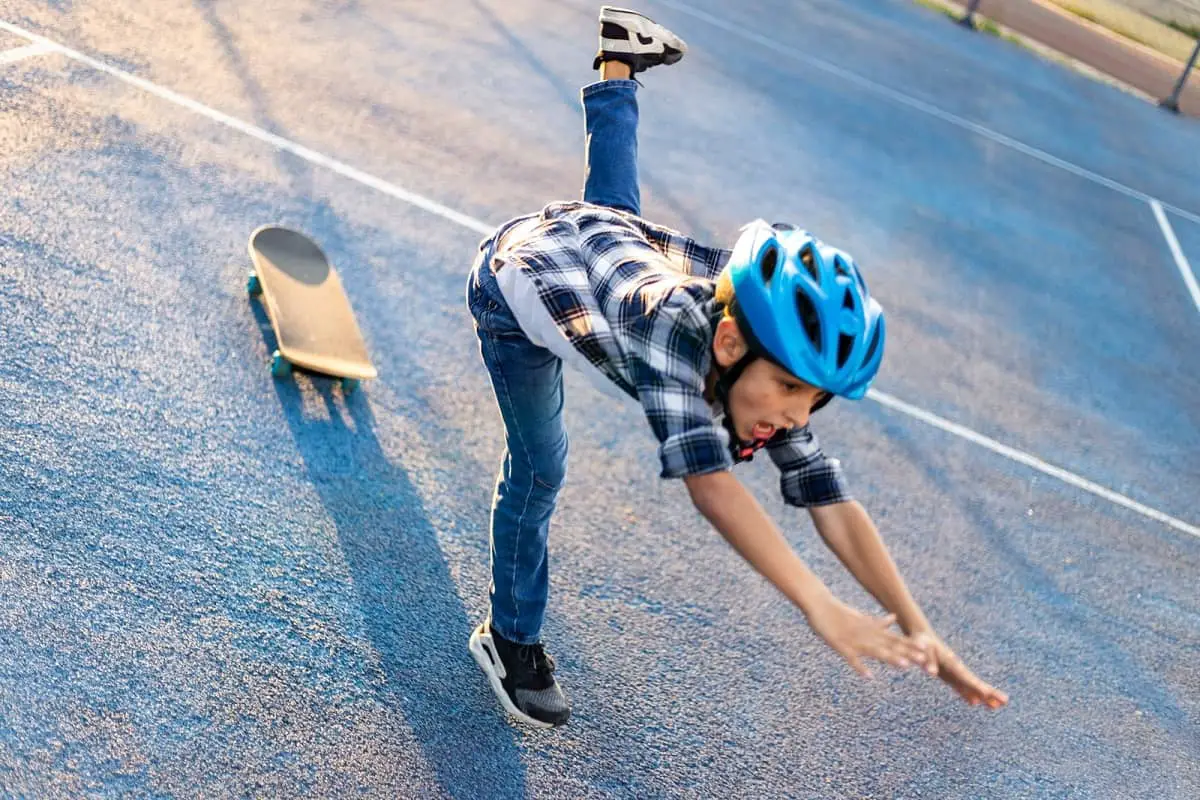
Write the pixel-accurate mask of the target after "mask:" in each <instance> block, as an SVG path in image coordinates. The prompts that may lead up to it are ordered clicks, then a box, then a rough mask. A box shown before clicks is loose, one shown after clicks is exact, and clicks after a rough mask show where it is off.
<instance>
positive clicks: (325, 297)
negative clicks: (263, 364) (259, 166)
mask: <svg viewBox="0 0 1200 800" xmlns="http://www.w3.org/2000/svg"><path fill="white" fill-rule="evenodd" d="M249 248H250V260H251V262H252V263H253V265H254V271H253V272H251V273H250V279H249V281H248V283H247V290H248V291H249V292H250V294H251V296H259V297H260V298H261V300H262V303H263V305H264V306H265V307H266V309H267V317H268V318H269V319H270V320H271V327H272V328H274V329H275V338H276V339H277V340H278V341H279V349H278V350H276V351H275V353H274V356H273V360H272V363H271V372H272V373H273V374H275V375H276V376H284V375H287V374H289V373H290V372H291V367H292V365H293V364H294V365H295V366H297V367H301V368H303V369H306V370H311V371H313V372H320V373H324V374H326V375H332V376H335V377H339V378H342V379H343V387H344V388H346V389H347V390H353V389H355V388H357V386H358V381H360V380H369V379H371V378H375V377H376V376H377V375H378V372H377V371H376V370H375V366H374V365H373V364H372V363H371V357H370V355H369V354H368V353H367V345H366V342H364V341H363V337H362V332H361V331H360V330H359V329H358V322H357V321H356V320H355V318H354V310H353V309H352V308H351V307H350V298H348V297H347V296H346V291H345V289H344V288H342V281H341V279H340V278H339V277H338V274H337V270H335V269H334V268H333V265H332V264H330V263H329V259H328V258H326V257H325V254H324V253H323V252H321V248H320V247H318V246H317V244H316V242H314V241H313V240H312V239H310V238H308V237H307V236H305V235H304V234H303V233H300V232H298V231H293V230H290V229H288V228H282V227H279V226H277V225H264V226H263V227H261V228H259V229H257V230H256V231H254V233H253V234H251V236H250V244H249Z"/></svg>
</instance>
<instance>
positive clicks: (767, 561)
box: [684, 470, 925, 677]
mask: <svg viewBox="0 0 1200 800" xmlns="http://www.w3.org/2000/svg"><path fill="white" fill-rule="evenodd" d="M684 482H685V483H686V484H687V487H688V492H689V493H690V494H691V496H692V502H693V503H694V504H695V506H696V509H697V510H699V511H700V513H701V514H703V515H704V516H705V518H707V519H708V520H709V522H711V523H712V524H713V527H715V528H716V529H717V530H718V531H719V532H720V533H721V535H722V536H724V537H725V539H726V540H727V541H728V542H729V543H730V545H732V546H733V548H734V549H735V550H736V551H737V552H738V554H739V555H741V556H742V558H744V559H746V561H748V562H749V563H750V565H751V566H752V567H754V568H755V569H756V570H758V572H759V573H760V574H762V575H763V577H765V578H766V579H767V580H769V581H770V582H771V583H772V584H774V585H775V587H776V588H777V589H779V591H780V592H782V593H783V594H784V595H785V596H786V597H787V598H788V599H789V600H791V601H792V602H793V603H794V604H795V605H796V607H797V608H799V609H800V610H801V612H803V613H804V615H805V617H807V618H808V623H809V625H810V626H811V627H812V629H813V630H814V631H815V632H816V633H817V634H818V635H819V636H821V638H823V639H824V640H825V641H826V643H827V644H829V646H830V647H832V648H833V649H834V650H836V651H837V652H838V653H839V654H841V655H842V657H843V658H845V659H846V660H847V661H848V662H849V663H850V665H851V666H852V667H854V669H855V670H857V671H858V672H859V673H860V674H863V675H866V676H868V677H869V676H870V672H869V671H868V670H867V668H866V667H865V665H864V664H863V663H862V661H861V659H862V658H873V659H876V660H879V661H883V662H886V663H889V664H892V665H893V666H897V667H901V668H904V667H908V666H909V665H910V664H912V663H924V662H925V654H924V651H923V646H922V645H921V644H920V643H919V642H915V641H913V640H910V639H906V638H905V637H903V636H900V635H899V634H897V633H895V632H893V631H891V630H888V629H889V628H890V626H891V625H892V623H893V622H894V621H895V618H894V616H887V617H869V616H867V615H865V614H862V613H860V612H858V611H856V610H854V609H852V608H850V607H849V606H847V605H845V604H844V603H842V602H841V601H839V600H838V599H837V598H836V597H834V596H833V594H832V592H830V591H829V589H828V587H826V586H825V584H824V583H822V582H821V579H820V578H818V577H817V576H816V575H815V574H813V572H812V571H811V570H810V569H809V568H808V566H807V565H806V564H805V563H804V562H803V561H802V560H801V559H800V557H799V556H798V555H796V553H795V551H793V550H792V548H791V546H790V545H789V544H788V543H787V540H786V539H784V537H783V534H782V533H780V531H779V529H778V528H777V527H776V526H775V524H774V523H773V522H772V521H771V518H770V517H768V516H767V514H766V512H765V511H763V509H762V507H761V506H760V505H759V504H758V501H756V500H755V499H754V497H753V495H751V494H750V492H749V491H747V490H746V488H745V487H744V486H742V484H741V482H740V481H738V479H737V478H735V477H734V476H733V474H732V473H731V472H729V471H728V470H722V471H719V472H709V473H705V474H702V475H688V476H686V477H684Z"/></svg>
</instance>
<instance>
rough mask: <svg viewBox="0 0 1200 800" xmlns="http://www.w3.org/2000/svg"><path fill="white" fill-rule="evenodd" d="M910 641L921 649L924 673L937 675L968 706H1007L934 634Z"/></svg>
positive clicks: (926, 633)
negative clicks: (924, 660)
mask: <svg viewBox="0 0 1200 800" xmlns="http://www.w3.org/2000/svg"><path fill="white" fill-rule="evenodd" d="M910 638H911V640H912V642H913V643H914V644H916V645H918V646H920V647H923V648H924V650H925V653H926V654H927V656H928V660H927V661H926V663H925V670H926V672H929V673H930V674H931V675H937V676H938V677H939V678H941V679H942V680H943V681H945V682H946V683H947V684H949V685H950V688H952V689H954V691H956V692H958V693H959V694H960V695H961V696H962V698H963V699H964V700H966V701H967V702H968V703H970V704H971V705H973V706H977V705H980V704H983V705H986V706H987V707H988V708H991V709H998V708H1003V707H1004V706H1006V705H1008V695H1007V694H1005V693H1004V692H1002V691H1000V690H999V689H997V688H996V687H994V686H991V685H989V684H987V683H984V682H983V681H982V680H980V679H979V678H978V677H976V675H975V673H973V672H971V670H969V669H967V665H966V664H964V663H963V662H962V660H961V659H959V657H958V656H956V655H954V651H953V650H951V649H950V647H949V646H948V645H947V644H946V643H945V642H943V641H942V640H941V638H940V637H939V636H938V635H937V634H936V633H934V632H933V631H919V632H917V633H914V634H913V635H912V636H911V637H910Z"/></svg>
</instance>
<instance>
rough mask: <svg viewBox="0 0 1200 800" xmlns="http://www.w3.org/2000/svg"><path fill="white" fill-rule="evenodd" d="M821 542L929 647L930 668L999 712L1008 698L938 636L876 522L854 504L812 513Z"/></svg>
mask: <svg viewBox="0 0 1200 800" xmlns="http://www.w3.org/2000/svg"><path fill="white" fill-rule="evenodd" d="M809 514H811V515H812V519H813V523H814V524H815V525H816V527H817V531H818V532H819V533H820V534H821V538H822V539H824V540H825V543H826V544H827V545H829V549H830V550H832V551H833V552H834V553H835V554H836V555H837V557H838V558H839V559H840V560H841V562H842V563H843V564H845V565H846V569H848V570H850V573H851V574H852V575H854V577H855V579H857V580H858V582H859V583H861V584H862V586H863V588H864V589H866V590H867V591H868V592H870V593H871V595H872V596H874V598H875V599H876V600H878V601H879V604H880V605H882V606H883V607H884V608H886V609H887V610H888V611H890V612H892V614H893V615H895V617H896V620H897V622H898V624H899V625H900V627H901V628H902V629H903V630H904V631H905V633H907V634H909V636H910V637H911V638H912V640H913V641H915V642H918V643H922V644H924V645H925V646H926V647H927V648H928V653H929V655H930V659H929V661H928V663H926V665H925V668H926V670H927V671H928V672H929V673H930V674H933V675H938V676H940V677H941V679H942V680H944V681H945V682H946V683H948V684H950V686H952V687H953V688H954V690H955V691H957V692H958V693H959V694H960V695H961V696H962V697H963V699H965V700H966V701H967V702H969V703H970V704H971V705H978V704H980V703H983V704H985V705H987V706H988V707H989V708H993V709H995V708H1000V707H1002V706H1004V705H1006V704H1007V703H1008V695H1006V694H1005V693H1004V692H1002V691H1000V690H998V689H996V688H995V687H993V686H990V685H988V684H987V683H985V682H984V681H982V680H980V679H979V678H978V677H976V676H975V674H974V673H973V672H971V670H969V669H967V666H966V665H965V664H963V662H962V661H961V660H960V659H959V658H958V656H956V655H955V654H954V651H952V650H951V649H950V648H949V647H948V646H947V645H946V643H945V642H943V641H942V640H941V638H940V637H939V636H938V635H937V633H935V632H934V630H933V627H932V626H931V625H930V624H929V620H928V619H926V617H925V614H924V613H923V612H922V611H921V609H920V607H919V606H918V605H917V601H916V600H914V599H913V596H912V594H910V593H909V591H908V587H907V586H905V584H904V579H903V578H902V577H900V571H899V570H898V569H896V564H895V562H893V561H892V557H891V555H890V554H889V553H888V551H887V547H885V546H884V544H883V539H882V538H881V537H880V535H879V531H878V530H877V529H876V528H875V523H874V522H872V521H871V517H870V516H869V515H868V514H867V511H866V509H865V508H863V507H862V505H861V504H860V503H858V502H857V501H854V500H849V501H846V502H842V503H833V504H830V505H823V506H814V507H812V508H810V509H809Z"/></svg>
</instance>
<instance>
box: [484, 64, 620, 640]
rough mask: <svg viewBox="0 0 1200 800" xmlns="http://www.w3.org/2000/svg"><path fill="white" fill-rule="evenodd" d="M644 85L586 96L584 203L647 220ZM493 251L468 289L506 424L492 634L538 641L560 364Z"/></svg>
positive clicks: (496, 499)
mask: <svg viewBox="0 0 1200 800" xmlns="http://www.w3.org/2000/svg"><path fill="white" fill-rule="evenodd" d="M636 91H637V84H636V83H635V82H633V81H624V80H619V81H602V82H600V83H594V84H591V85H589V86H587V87H585V88H584V89H583V110H584V119H585V123H586V129H587V162H586V163H587V177H586V179H585V183H584V187H583V199H584V201H586V202H589V203H596V204H597V205H605V206H611V207H613V208H619V209H622V210H625V211H630V212H632V213H634V214H638V213H640V209H641V196H640V192H639V189H638V177H637V124H638V107H637V93H636ZM491 260H492V259H491V245H490V244H488V245H487V246H485V247H484V249H483V251H482V252H481V253H480V256H479V258H478V259H477V260H476V262H475V266H474V268H473V269H472V270H471V275H470V280H469V281H468V282H467V307H468V308H469V309H470V311H471V316H472V317H474V319H475V332H476V334H477V335H478V336H479V352H480V353H481V354H482V356H483V363H484V364H485V365H486V366H487V370H488V373H489V375H490V376H491V379H492V389H493V390H494V392H495V394H496V403H497V404H498V405H499V406H500V416H501V417H502V418H503V419H504V458H503V461H502V462H501V465H500V474H499V475H498V476H497V478H496V491H495V494H494V495H493V497H492V518H491V530H490V538H491V564H492V582H491V588H490V595H491V615H490V619H491V625H492V628H493V629H494V630H495V631H496V632H497V633H499V634H500V635H501V636H503V637H504V638H505V639H509V640H511V641H515V642H519V643H522V644H533V643H535V642H538V641H540V637H541V631H542V620H543V619H544V617H545V614H546V601H547V599H548V598H549V594H550V575H549V565H548V563H547V550H546V541H547V537H548V535H549V532H550V517H551V515H552V514H553V513H554V506H555V501H556V500H557V498H558V491H559V489H560V488H561V487H562V485H563V480H564V479H565V478H566V473H567V432H566V429H565V428H564V426H563V382H562V360H561V359H559V358H558V356H556V355H554V354H553V353H551V352H550V351H549V350H546V349H545V348H542V347H538V346H536V345H534V344H533V343H532V342H530V341H529V339H527V338H526V337H525V334H524V333H522V332H521V327H520V325H518V324H517V320H516V319H515V318H514V317H513V314H512V312H511V311H510V310H509V308H508V305H507V304H506V303H505V301H504V297H503V296H502V295H501V294H500V287H499V286H498V285H497V284H496V276H495V274H494V273H493V272H492V266H491Z"/></svg>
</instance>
